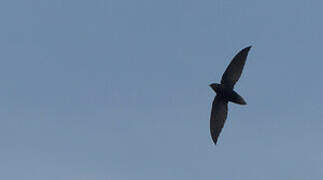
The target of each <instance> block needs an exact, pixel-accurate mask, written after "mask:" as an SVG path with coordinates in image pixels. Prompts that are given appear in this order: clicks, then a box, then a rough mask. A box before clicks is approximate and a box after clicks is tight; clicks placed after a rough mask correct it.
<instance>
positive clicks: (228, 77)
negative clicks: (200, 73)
mask: <svg viewBox="0 0 323 180" xmlns="http://www.w3.org/2000/svg"><path fill="white" fill-rule="evenodd" d="M250 48H251V46H248V47H246V48H244V49H242V50H241V51H240V52H239V53H238V54H237V55H236V56H235V57H234V58H233V59H232V61H231V63H230V64H229V66H228V67H227V69H226V70H225V72H224V73H223V75H222V80H221V84H223V85H225V86H226V87H229V88H232V89H233V87H234V85H235V83H236V82H237V81H238V80H239V78H240V76H241V73H242V69H243V66H244V64H245V62H246V59H247V56H248V52H249V50H250Z"/></svg>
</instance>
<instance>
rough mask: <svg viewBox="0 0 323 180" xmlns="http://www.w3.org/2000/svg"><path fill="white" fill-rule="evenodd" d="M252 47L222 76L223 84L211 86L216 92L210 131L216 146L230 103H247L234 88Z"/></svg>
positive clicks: (233, 61)
mask: <svg viewBox="0 0 323 180" xmlns="http://www.w3.org/2000/svg"><path fill="white" fill-rule="evenodd" d="M250 48H251V46H249V47H246V48H244V49H242V50H241V51H240V52H239V53H238V54H237V55H236V56H235V57H234V58H233V59H232V61H231V63H230V64H229V66H228V67H227V69H226V70H225V72H224V74H223V75H222V79H221V84H217V83H213V84H210V86H211V88H212V89H213V90H214V91H215V92H216V96H215V98H214V100H213V103H212V110H211V118H210V130H211V137H212V140H213V142H214V144H216V143H217V141H218V137H219V135H220V133H221V130H222V128H223V126H224V123H225V120H226V118H227V114H228V102H229V101H230V102H234V103H236V104H241V105H245V104H247V103H246V101H245V100H244V99H243V98H242V97H241V96H240V95H239V94H238V93H236V92H235V91H234V90H233V88H234V85H235V83H236V82H237V81H238V80H239V78H240V76H241V73H242V69H243V66H244V64H245V62H246V59H247V56H248V52H249V50H250Z"/></svg>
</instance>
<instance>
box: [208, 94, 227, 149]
mask: <svg viewBox="0 0 323 180" xmlns="http://www.w3.org/2000/svg"><path fill="white" fill-rule="evenodd" d="M227 114H228V101H227V100H225V99H224V98H223V97H222V96H221V95H216V96H215V98H214V100H213V103H212V110H211V118H210V130H211V137H212V140H213V142H214V144H216V142H217V141H218V137H219V135H220V133H221V130H222V128H223V126H224V123H225V120H226V119H227Z"/></svg>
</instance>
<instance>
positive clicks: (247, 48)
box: [244, 45, 252, 51]
mask: <svg viewBox="0 0 323 180" xmlns="http://www.w3.org/2000/svg"><path fill="white" fill-rule="evenodd" d="M251 48H252V46H251V45H250V46H248V47H246V48H244V49H245V50H247V51H249V50H250V49H251Z"/></svg>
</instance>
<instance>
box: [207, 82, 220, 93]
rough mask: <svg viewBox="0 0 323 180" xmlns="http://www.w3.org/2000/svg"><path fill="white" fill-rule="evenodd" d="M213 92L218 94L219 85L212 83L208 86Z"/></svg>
mask: <svg viewBox="0 0 323 180" xmlns="http://www.w3.org/2000/svg"><path fill="white" fill-rule="evenodd" d="M209 86H210V87H211V88H212V89H213V90H214V91H215V92H218V91H219V90H220V87H221V84H218V83H212V84H210V85H209Z"/></svg>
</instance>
